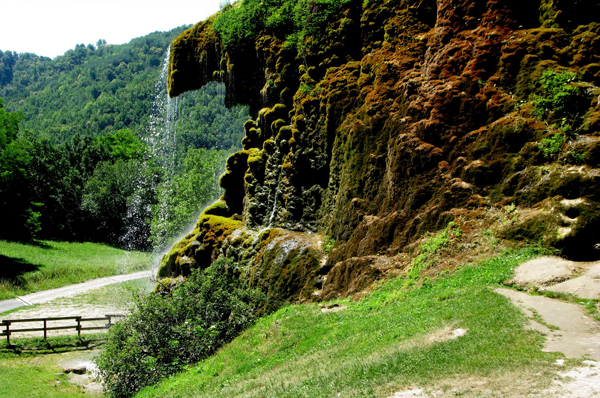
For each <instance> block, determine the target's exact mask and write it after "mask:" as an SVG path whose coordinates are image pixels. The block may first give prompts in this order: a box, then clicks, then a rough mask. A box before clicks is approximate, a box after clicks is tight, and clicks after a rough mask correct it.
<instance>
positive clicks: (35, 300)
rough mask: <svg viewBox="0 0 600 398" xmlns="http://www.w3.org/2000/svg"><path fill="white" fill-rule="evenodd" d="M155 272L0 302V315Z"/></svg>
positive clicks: (104, 280)
mask: <svg viewBox="0 0 600 398" xmlns="http://www.w3.org/2000/svg"><path fill="white" fill-rule="evenodd" d="M154 274H155V271H153V270H148V271H140V272H135V273H133V274H126V275H115V276H108V277H105V278H98V279H92V280H91V281H87V282H82V283H77V284H75V285H69V286H64V287H59V288H57V289H50V290H44V291H41V292H36V293H31V294H27V295H24V296H21V297H17V298H16V299H12V300H3V301H0V313H3V312H5V311H9V310H12V309H15V308H19V307H21V306H24V305H32V304H42V303H46V302H48V301H51V300H54V299H56V298H60V297H71V296H75V295H77V294H81V293H85V292H88V291H90V290H94V289H98V288H100V287H103V286H107V285H112V284H113V283H120V282H126V281H130V280H133V279H142V278H151V277H152V276H154Z"/></svg>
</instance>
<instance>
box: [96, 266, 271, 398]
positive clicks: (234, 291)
mask: <svg viewBox="0 0 600 398" xmlns="http://www.w3.org/2000/svg"><path fill="white" fill-rule="evenodd" d="M134 299H135V308H134V309H133V311H132V313H131V315H130V316H129V317H128V318H126V319H125V320H123V321H121V322H119V323H118V324H117V325H115V326H113V327H112V328H111V330H110V332H109V334H108V342H107V344H106V348H105V350H104V351H103V352H102V353H101V354H100V356H99V357H98V358H97V361H96V363H97V364H98V367H99V369H100V375H101V376H102V380H103V382H104V388H105V390H106V392H107V394H108V396H110V397H119V398H122V397H130V396H132V395H133V394H135V393H136V392H137V391H139V390H140V389H142V388H143V387H145V386H148V385H152V384H155V383H156V382H158V381H160V380H161V379H163V378H165V377H167V376H169V375H172V374H174V373H176V372H178V371H180V370H181V369H183V367H184V366H186V365H188V364H192V363H196V362H198V361H200V360H202V359H203V358H206V357H207V356H209V355H211V354H213V353H214V352H215V351H216V350H217V349H218V348H219V347H221V346H222V345H223V344H225V343H227V342H229V341H231V340H233V338H235V337H236V336H237V335H238V334H239V333H240V332H241V331H242V330H244V329H245V328H247V327H248V326H250V325H251V324H252V323H253V322H254V320H255V319H256V317H257V312H258V311H257V309H258V308H260V305H261V304H262V303H264V301H265V298H264V295H263V294H262V293H260V292H257V291H254V290H250V289H249V288H248V287H246V286H245V285H243V284H242V282H240V280H239V279H238V275H237V271H236V269H235V268H234V266H233V265H232V264H231V263H230V262H228V261H227V260H226V259H220V260H218V261H216V262H215V263H214V264H213V265H212V266H211V267H210V268H207V269H206V270H200V269H195V270H194V271H193V272H192V275H191V276H190V277H189V278H188V280H186V281H185V282H183V283H180V284H175V287H165V288H164V289H163V290H162V291H160V292H159V293H154V294H150V295H145V296H143V295H140V294H137V295H136V296H135V298H134Z"/></svg>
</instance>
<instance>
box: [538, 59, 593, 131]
mask: <svg viewBox="0 0 600 398" xmlns="http://www.w3.org/2000/svg"><path fill="white" fill-rule="evenodd" d="M578 81H579V78H578V77H577V75H576V74H575V73H573V72H569V71H565V72H559V73H557V72H555V71H553V70H550V69H548V70H546V71H544V73H542V77H541V78H540V81H539V84H540V85H541V89H542V95H539V96H537V97H536V99H535V100H534V101H533V105H534V107H535V110H536V113H537V115H538V117H540V118H541V119H543V120H546V119H550V120H558V119H563V125H564V124H565V123H566V124H568V125H569V126H573V125H577V124H579V123H580V119H581V117H582V116H583V114H584V113H585V111H586V110H587V107H588V103H587V102H588V100H587V98H586V95H585V90H584V89H583V87H581V86H578V85H575V83H577V82H578Z"/></svg>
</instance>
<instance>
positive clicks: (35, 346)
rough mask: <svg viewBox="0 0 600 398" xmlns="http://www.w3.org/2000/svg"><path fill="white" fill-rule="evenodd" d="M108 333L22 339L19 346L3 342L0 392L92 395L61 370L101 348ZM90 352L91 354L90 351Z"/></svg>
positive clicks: (31, 397)
mask: <svg viewBox="0 0 600 398" xmlns="http://www.w3.org/2000/svg"><path fill="white" fill-rule="evenodd" d="M104 341H105V334H104V333H102V334H98V335H87V336H84V337H83V339H82V340H79V339H77V336H63V337H53V338H50V339H48V343H47V342H45V341H44V340H43V339H41V338H35V339H20V340H19V341H18V343H17V350H16V351H15V350H9V349H7V348H6V342H5V341H3V342H1V343H0V396H2V397H7V398H8V397H11V398H73V397H82V396H90V394H89V393H88V392H86V391H85V390H84V389H83V388H82V387H81V386H78V385H76V384H74V383H72V382H70V380H69V376H68V375H67V374H64V373H62V369H63V366H64V364H65V363H67V362H68V361H69V360H72V359H78V358H80V357H81V356H82V355H85V354H86V353H90V352H93V350H97V349H99V348H100V347H101V346H102V344H103V343H104ZM88 356H89V355H88Z"/></svg>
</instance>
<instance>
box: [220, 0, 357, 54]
mask: <svg viewBox="0 0 600 398" xmlns="http://www.w3.org/2000/svg"><path fill="white" fill-rule="evenodd" d="M351 1H357V0H242V1H238V2H236V3H234V4H233V5H229V6H227V7H225V8H224V9H223V10H222V12H221V14H220V15H219V16H218V17H217V19H216V20H215V23H214V28H215V30H216V31H217V33H219V35H220V36H221V39H222V40H223V43H224V44H225V46H226V47H230V48H234V47H237V46H244V45H245V44H247V43H248V41H249V40H251V39H252V38H253V37H255V35H256V34H257V33H258V32H260V31H261V30H263V29H269V30H271V31H276V32H278V33H279V34H281V35H284V36H286V37H287V41H288V45H290V46H296V47H298V49H299V50H302V45H303V43H304V39H305V37H307V36H315V37H318V36H319V35H320V34H321V33H322V30H323V29H324V27H325V26H326V23H327V22H328V21H329V20H330V18H332V17H333V16H335V15H336V13H337V12H338V11H339V10H340V8H341V6H342V5H344V4H346V3H349V2H351Z"/></svg>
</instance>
